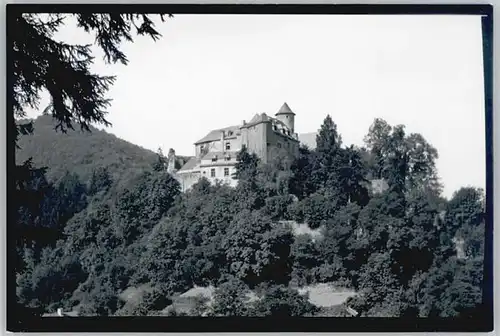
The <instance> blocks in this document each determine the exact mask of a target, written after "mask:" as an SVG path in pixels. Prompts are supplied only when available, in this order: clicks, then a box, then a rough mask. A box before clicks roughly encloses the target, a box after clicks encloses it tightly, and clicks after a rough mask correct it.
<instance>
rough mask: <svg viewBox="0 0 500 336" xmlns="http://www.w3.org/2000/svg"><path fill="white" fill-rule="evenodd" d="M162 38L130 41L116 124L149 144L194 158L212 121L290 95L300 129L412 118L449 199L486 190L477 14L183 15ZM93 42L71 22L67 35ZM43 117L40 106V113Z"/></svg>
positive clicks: (348, 138)
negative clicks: (461, 191)
mask: <svg viewBox="0 0 500 336" xmlns="http://www.w3.org/2000/svg"><path fill="white" fill-rule="evenodd" d="M158 29H159V31H160V32H161V34H162V35H163V37H162V38H161V40H159V41H157V42H154V41H152V40H151V39H148V38H144V37H143V38H138V39H137V40H136V42H135V43H133V44H125V45H123V50H124V52H125V53H126V55H127V57H128V58H129V61H130V63H129V65H127V66H123V65H113V66H109V65H105V64H104V62H102V61H101V55H102V53H97V54H98V57H97V58H96V64H95V66H94V67H93V69H94V70H95V71H97V72H98V73H101V74H114V75H117V81H116V83H115V85H114V86H113V88H112V89H111V91H110V93H109V96H110V97H111V98H113V104H112V106H111V107H110V109H109V115H108V119H109V121H110V122H111V123H112V124H113V126H112V127H111V128H108V129H107V131H108V132H111V133H114V134H115V135H117V136H118V137H120V138H123V139H125V140H127V141H130V142H132V143H135V144H138V145H140V146H143V147H145V148H148V149H152V150H156V149H157V148H158V147H162V148H163V150H164V152H167V151H168V149H169V148H174V149H175V150H176V152H177V154H180V155H193V154H194V146H193V143H194V142H195V141H197V140H198V139H200V138H202V137H203V136H204V135H205V134H206V133H208V132H209V131H210V130H212V129H216V128H221V127H225V126H230V125H235V124H239V123H241V121H242V120H247V121H248V120H250V119H251V118H252V117H253V116H254V115H255V114H256V113H262V112H266V113H267V114H270V115H274V113H276V112H277V111H278V109H279V108H280V106H281V105H282V104H283V102H285V101H286V102H287V103H288V105H289V106H290V108H291V109H292V110H293V111H294V112H295V113H296V119H295V129H296V131H297V132H298V133H306V132H315V131H317V129H318V128H319V127H320V125H321V123H322V121H323V119H324V118H325V116H326V115H327V114H330V115H331V116H332V118H333V120H334V121H335V122H336V123H337V125H338V129H339V131H340V133H341V135H342V137H343V139H344V143H345V144H356V145H362V144H363V142H362V141H363V137H364V135H365V134H366V133H367V131H368V128H369V127H370V125H371V123H372V122H373V120H374V118H376V117H379V118H383V119H385V120H386V121H387V122H389V123H390V124H392V125H396V124H404V125H406V129H407V132H408V133H411V132H418V133H421V134H422V135H423V136H424V137H425V138H426V139H427V141H429V142H430V143H431V144H432V145H433V146H435V147H436V148H437V150H438V152H439V155H440V157H439V160H438V162H437V166H438V171H439V175H440V177H441V178H442V181H443V183H444V185H445V196H448V197H449V196H451V194H452V193H453V191H455V190H456V189H458V188H460V187H461V186H467V185H472V186H478V187H482V188H484V186H485V138H484V125H485V118H484V114H485V112H484V87H483V68H482V63H483V62H482V43H481V23H480V17H479V16H457V15H455V16H438V15H432V16H431V15H429V16H416V15H415V16H413V15H412V16H410V15H408V16H366V15H365V16H340V15H331V16H329V15H324V16H318V15H315V16H309V15H300V16H299V15H297V16H292V15H278V16H275V15H262V16H258V15H238V16H236V15H233V16H229V15H176V16H175V17H174V18H173V19H168V20H167V21H166V22H165V23H161V24H159V25H158ZM58 36H59V37H60V38H61V39H65V40H68V41H71V42H73V43H74V42H93V38H92V37H90V36H86V35H85V33H84V32H82V31H81V30H75V29H74V28H73V27H72V25H68V26H67V28H65V29H64V30H63V31H61V33H60V34H59V35H58ZM34 115H36V113H33V116H34Z"/></svg>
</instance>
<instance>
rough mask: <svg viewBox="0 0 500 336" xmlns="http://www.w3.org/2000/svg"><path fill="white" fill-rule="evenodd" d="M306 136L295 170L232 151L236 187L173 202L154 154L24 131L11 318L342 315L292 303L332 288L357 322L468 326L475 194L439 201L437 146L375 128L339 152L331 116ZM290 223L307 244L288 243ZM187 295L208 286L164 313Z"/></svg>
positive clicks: (480, 222)
mask: <svg viewBox="0 0 500 336" xmlns="http://www.w3.org/2000/svg"><path fill="white" fill-rule="evenodd" d="M319 126H320V129H319V131H318V135H317V138H316V148H314V149H310V148H307V147H305V146H304V147H301V148H300V156H299V157H298V158H292V157H289V156H288V155H287V153H284V152H277V153H276V155H275V156H274V158H273V160H271V162H268V163H265V164H264V163H262V162H260V160H259V159H258V158H257V157H256V156H255V155H253V154H252V153H249V152H247V151H246V149H243V150H242V151H240V153H239V155H238V159H239V163H238V165H237V172H236V174H235V176H234V177H235V178H237V179H239V183H238V186H237V187H235V188H230V187H228V186H225V185H211V184H210V183H209V182H208V181H207V180H205V179H202V180H200V181H199V182H198V183H197V184H196V185H194V187H193V188H192V190H190V191H188V192H186V193H181V192H180V186H179V184H178V182H177V181H176V180H175V179H174V178H173V177H172V176H171V175H170V174H168V173H167V171H166V165H165V162H166V159H165V157H164V156H163V154H162V153H161V152H159V153H156V154H155V153H151V152H148V151H146V150H143V149H141V148H139V147H137V146H134V145H131V144H128V143H126V142H124V141H122V140H120V139H117V138H116V137H114V136H112V135H110V134H107V133H105V132H103V131H98V130H95V129H91V131H92V132H91V133H88V132H80V131H74V132H68V133H67V134H61V133H56V132H55V131H54V130H53V124H52V123H51V117H50V116H42V117H40V118H38V119H37V120H36V121H35V122H34V134H28V135H20V137H19V140H18V147H19V148H17V150H16V161H18V163H19V164H20V166H19V168H18V169H17V170H16V174H17V176H16V195H15V196H16V197H15V202H16V203H15V207H16V209H17V217H16V228H17V230H16V233H17V237H16V247H17V254H16V256H17V262H16V269H15V271H16V281H17V287H16V295H17V300H18V303H19V305H20V306H22V307H27V308H36V309H38V310H40V311H44V312H53V311H54V310H56V309H57V308H58V307H63V308H64V310H77V311H78V312H79V314H80V315H107V316H127V315H166V316H175V315H182V314H187V315H204V316H230V315H238V316H267V315H273V316H280V315H281V316H325V315H326V316H345V311H344V310H335V311H330V312H325V311H324V309H321V308H319V307H317V306H315V305H313V304H311V303H310V302H309V301H308V298H307V295H302V294H300V293H299V292H298V291H297V287H300V286H305V285H310V284H317V283H332V284H338V285H341V286H344V287H347V288H352V289H353V290H354V291H355V292H356V293H357V294H356V295H355V296H354V297H352V298H350V299H349V300H348V301H347V302H346V303H345V304H344V305H345V306H346V307H347V306H349V307H350V308H352V309H354V310H356V311H357V312H358V314H359V315H358V316H395V317H398V316H414V317H416V316H420V317H428V316H443V317H444V316H470V315H473V314H476V313H477V310H478V309H479V307H480V306H481V302H482V284H483V282H482V274H483V257H484V251H483V250H484V220H485V218H484V194H483V191H482V190H481V189H477V188H473V187H464V188H461V189H460V190H457V191H456V192H455V193H454V195H453V197H452V198H451V199H445V198H443V197H442V196H441V185H440V182H439V178H438V175H437V171H436V166H435V161H436V159H437V158H438V153H437V151H436V149H435V148H433V147H432V145H431V144H429V143H428V142H427V141H426V140H425V139H424V138H423V137H422V136H421V135H420V134H413V133H412V134H407V132H405V127H404V126H402V125H395V126H393V125H389V124H388V123H387V122H385V121H384V120H381V119H375V121H374V123H373V124H372V126H371V127H370V129H369V130H367V135H366V137H365V144H364V147H362V148H358V147H355V146H346V145H344V144H343V143H342V137H341V134H340V132H339V130H337V126H336V124H335V122H334V121H333V120H332V119H331V117H330V116H327V117H326V118H325V120H324V122H323V124H322V125H319ZM30 158H33V159H30ZM23 167H24V169H23ZM290 222H294V223H305V224H307V225H308V226H309V227H310V228H311V229H319V230H320V232H321V236H320V237H319V238H318V237H316V238H314V239H313V237H311V236H309V235H307V234H302V235H297V234H295V233H294V231H293V229H292V227H291V226H290V225H289V224H287V223H290ZM193 286H213V287H214V288H215V294H214V296H213V301H212V302H211V303H210V304H207V302H205V301H204V300H203V299H201V298H198V301H197V302H195V304H193V305H192V307H191V308H190V309H189V310H187V311H185V310H184V311H180V310H178V309H175V307H174V306H173V305H172V302H173V300H174V298H175V297H177V296H178V295H179V294H180V293H184V292H186V291H187V290H189V289H191V288H193ZM131 291H133V292H134V293H135V294H136V295H133V298H134V299H133V300H131V299H129V297H130V296H129V295H127V293H131ZM250 293H252V294H253V295H254V297H256V299H253V300H249V295H250Z"/></svg>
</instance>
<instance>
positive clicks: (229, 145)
mask: <svg viewBox="0 0 500 336" xmlns="http://www.w3.org/2000/svg"><path fill="white" fill-rule="evenodd" d="M230 149H231V143H230V142H226V150H230Z"/></svg>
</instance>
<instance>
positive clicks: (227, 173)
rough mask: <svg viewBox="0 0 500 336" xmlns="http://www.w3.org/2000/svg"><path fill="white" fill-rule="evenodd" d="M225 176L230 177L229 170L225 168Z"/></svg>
mask: <svg viewBox="0 0 500 336" xmlns="http://www.w3.org/2000/svg"><path fill="white" fill-rule="evenodd" d="M224 176H229V168H224Z"/></svg>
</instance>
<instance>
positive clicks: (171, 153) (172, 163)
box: [167, 148, 175, 174]
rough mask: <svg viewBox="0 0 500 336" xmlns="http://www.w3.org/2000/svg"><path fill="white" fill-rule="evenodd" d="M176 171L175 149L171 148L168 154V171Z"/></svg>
mask: <svg viewBox="0 0 500 336" xmlns="http://www.w3.org/2000/svg"><path fill="white" fill-rule="evenodd" d="M174 171H175V151H174V150H173V148H170V150H169V151H168V156H167V172H168V173H169V174H172V173H174Z"/></svg>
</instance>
